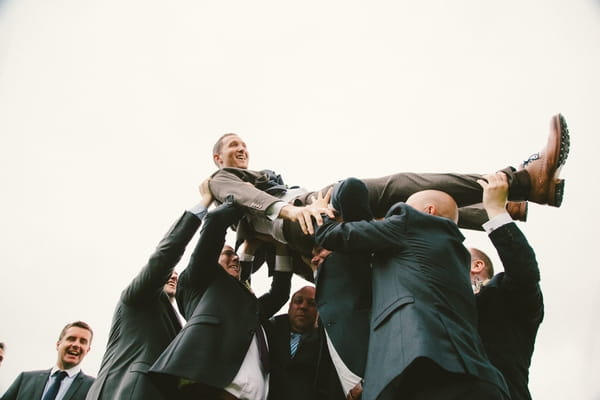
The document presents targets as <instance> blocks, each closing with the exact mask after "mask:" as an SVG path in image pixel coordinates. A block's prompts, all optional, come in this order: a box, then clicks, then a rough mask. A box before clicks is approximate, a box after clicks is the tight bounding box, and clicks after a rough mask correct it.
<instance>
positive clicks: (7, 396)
mask: <svg viewBox="0 0 600 400" xmlns="http://www.w3.org/2000/svg"><path fill="white" fill-rule="evenodd" d="M50 371H51V369H46V370H41V371H29V372H21V373H20V374H19V376H17V379H15V381H14V382H13V384H12V385H10V387H9V388H8V390H7V391H6V392H5V393H4V395H3V396H2V400H39V399H41V398H42V394H43V392H44V387H45V386H46V383H47V382H48V378H49V376H50ZM92 382H94V378H93V377H91V376H89V375H86V374H84V373H83V371H80V372H79V373H78V374H77V375H76V376H75V379H74V380H73V382H72V383H71V386H70V387H69V390H67V393H65V396H64V397H63V400H84V399H85V395H86V394H87V392H88V390H89V389H90V386H91V385H92Z"/></svg>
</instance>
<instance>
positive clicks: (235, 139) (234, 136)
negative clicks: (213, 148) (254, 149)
mask: <svg viewBox="0 0 600 400" xmlns="http://www.w3.org/2000/svg"><path fill="white" fill-rule="evenodd" d="M231 142H242V143H244V144H246V143H245V142H244V140H243V139H242V138H241V137H240V136H239V135H237V134H235V133H234V134H232V135H229V136H227V137H225V139H223V143H225V144H229V143H231Z"/></svg>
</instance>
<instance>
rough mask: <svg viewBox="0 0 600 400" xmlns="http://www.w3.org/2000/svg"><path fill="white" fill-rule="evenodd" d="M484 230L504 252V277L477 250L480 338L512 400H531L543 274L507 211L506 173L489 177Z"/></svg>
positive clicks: (473, 252)
mask: <svg viewBox="0 0 600 400" xmlns="http://www.w3.org/2000/svg"><path fill="white" fill-rule="evenodd" d="M486 180H487V181H483V180H482V181H480V182H479V183H480V184H481V185H482V186H483V189H484V190H483V206H484V208H485V210H486V211H487V213H488V216H489V219H490V220H489V221H488V222H487V223H486V224H485V225H484V228H485V231H486V232H487V233H488V235H489V237H490V240H491V241H492V244H493V245H494V247H495V248H496V250H497V251H498V255H499V256H500V260H501V261H502V265H503V266H504V272H500V273H498V274H496V275H494V270H493V265H492V262H491V260H490V258H489V257H488V256H487V255H486V254H485V253H484V252H483V251H481V250H479V249H475V248H471V249H469V251H470V253H471V282H472V284H473V288H474V290H475V292H476V299H477V310H478V312H479V334H480V336H481V339H482V341H483V345H484V347H485V350H486V352H487V355H488V357H489V358H490V361H491V362H492V364H494V366H496V368H498V369H499V370H500V372H502V374H503V375H504V378H505V379H506V382H507V384H508V389H509V390H510V395H511V398H512V400H530V399H531V394H530V393H529V388H528V383H529V366H530V364H531V357H532V355H533V349H534V345H535V338H536V335H537V331H538V328H539V326H540V323H541V322H542V319H543V317H544V301H543V298H542V291H541V289H540V285H539V281H540V271H539V268H538V264H537V261H536V259H535V253H534V252H533V249H532V248H531V246H530V245H529V243H528V242H527V239H526V238H525V235H523V232H521V230H520V229H519V228H518V227H517V225H516V224H515V223H514V222H513V220H512V219H511V218H510V216H509V215H508V214H507V213H506V211H505V209H504V206H505V204H506V196H507V190H508V183H507V180H506V177H505V176H504V174H495V175H490V176H486Z"/></svg>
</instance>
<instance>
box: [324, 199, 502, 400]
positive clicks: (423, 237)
mask: <svg viewBox="0 0 600 400" xmlns="http://www.w3.org/2000/svg"><path fill="white" fill-rule="evenodd" d="M316 239H317V241H318V242H319V243H320V244H321V245H322V246H323V247H325V248H328V249H331V250H334V251H344V252H349V253H351V252H357V253H365V252H366V253H374V256H373V257H374V258H373V270H372V276H373V305H372V311H371V333H370V339H369V351H368V356H367V366H366V372H365V384H364V391H363V399H365V400H371V399H388V398H390V399H391V398H396V397H397V393H390V391H387V392H386V388H388V387H389V386H388V385H389V384H390V383H391V382H392V381H394V380H395V379H396V378H398V377H400V376H401V375H402V373H403V372H404V371H405V370H406V369H407V368H408V367H409V366H410V364H411V363H412V362H413V361H415V360H417V359H419V358H425V359H429V360H431V361H433V362H435V363H436V364H437V365H439V366H440V367H441V368H443V369H444V370H446V371H449V372H453V373H462V374H469V375H472V376H475V377H478V378H479V379H481V380H483V381H487V382H490V383H492V384H494V385H497V386H498V387H499V388H500V389H501V390H503V391H504V392H505V393H508V391H507V388H506V384H505V382H504V379H503V378H502V375H501V374H500V372H499V371H498V370H497V369H496V368H494V367H493V366H492V365H491V363H490V362H489V360H488V359H487V357H486V356H485V351H484V349H483V345H482V344H481V340H480V338H479V335H478V332H477V309H476V305H475V297H474V296H473V291H472V289H471V284H470V278H469V266H470V255H469V252H468V251H467V249H466V248H465V247H464V246H463V244H462V242H463V240H464V237H463V235H462V234H461V233H460V231H459V230H458V227H457V225H456V224H454V223H453V222H452V221H450V220H448V219H446V218H440V217H436V216H432V215H428V214H424V213H421V212H419V211H417V210H415V209H413V208H412V207H410V206H408V205H406V204H404V203H398V204H396V205H395V206H393V207H392V208H391V209H390V211H389V212H388V214H387V216H386V218H385V219H383V220H381V221H357V222H346V223H342V224H338V223H336V222H333V221H330V220H327V221H326V222H325V223H324V224H323V225H322V226H321V227H319V228H318V229H317V232H316Z"/></svg>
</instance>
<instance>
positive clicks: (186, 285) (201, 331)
mask: <svg viewBox="0 0 600 400" xmlns="http://www.w3.org/2000/svg"><path fill="white" fill-rule="evenodd" d="M241 214H242V211H241V210H240V209H238V208H236V207H234V206H233V205H232V204H230V203H226V204H223V205H221V206H219V207H217V208H215V209H214V210H212V211H211V212H210V213H209V214H208V215H207V217H206V219H205V222H204V224H203V226H202V229H201V232H200V239H199V240H198V243H197V245H196V248H195V249H194V252H193V253H192V256H191V258H190V263H189V265H188V266H187V268H186V269H185V270H184V271H183V272H182V273H181V276H180V279H179V284H178V288H177V303H178V305H179V308H180V309H181V311H182V313H183V316H184V317H185V318H186V319H187V323H186V325H185V327H184V328H183V330H182V331H181V332H180V333H179V334H178V335H177V336H176V337H175V339H174V340H173V341H172V342H171V344H170V345H169V346H168V347H167V349H166V350H165V351H164V352H163V353H162V355H161V356H160V357H159V358H158V360H157V361H156V362H155V363H154V365H153V366H152V368H151V369H150V375H151V378H152V380H153V382H154V383H155V384H156V385H157V387H159V388H160V390H161V391H162V392H163V393H164V395H165V398H167V399H178V398H181V399H190V400H192V399H215V400H217V399H218V400H221V399H249V400H265V399H266V396H267V392H268V379H269V373H270V370H271V366H270V359H269V354H268V350H267V344H266V340H265V333H264V329H263V326H265V324H267V323H268V318H270V317H271V316H272V315H273V314H274V313H275V312H277V310H279V309H280V308H281V306H283V304H285V302H286V300H287V299H288V297H289V293H290V286H291V276H292V273H291V270H290V271H280V270H279V269H278V267H277V265H276V266H275V272H274V273H273V280H272V283H271V290H270V291H269V292H268V293H266V294H264V295H262V296H261V297H260V298H258V299H257V298H256V296H255V295H254V294H253V293H252V292H251V291H250V290H249V289H248V288H247V287H246V286H245V285H244V284H243V283H242V282H240V270H241V268H240V260H239V257H238V255H237V254H236V252H235V251H234V249H233V248H232V247H231V246H228V245H224V243H225V235H226V232H227V228H228V227H229V226H231V225H232V224H235V223H237V222H238V221H239V218H240V217H241Z"/></svg>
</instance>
